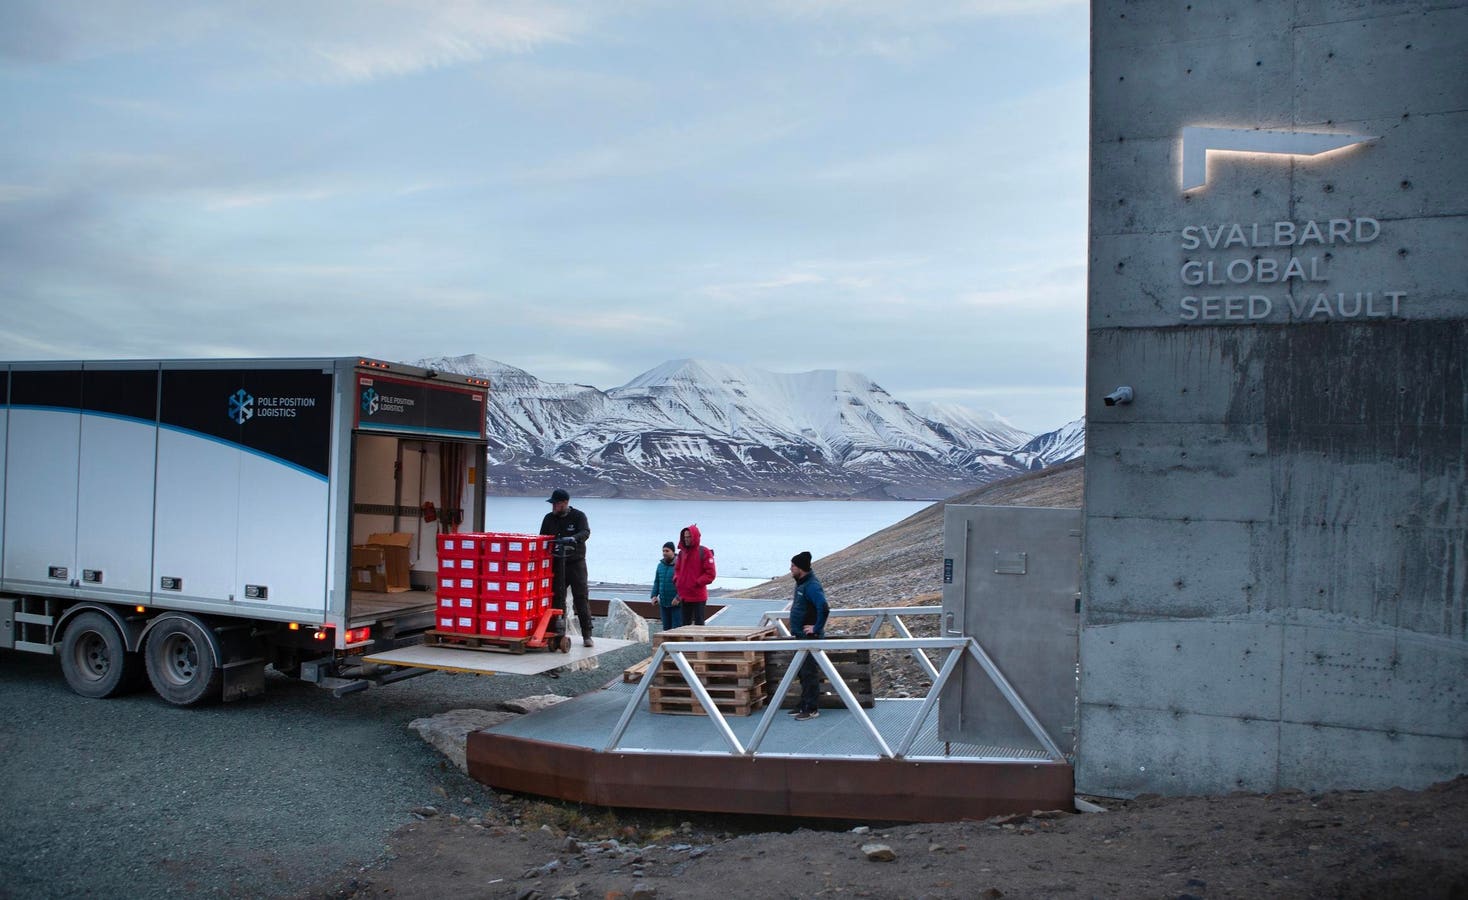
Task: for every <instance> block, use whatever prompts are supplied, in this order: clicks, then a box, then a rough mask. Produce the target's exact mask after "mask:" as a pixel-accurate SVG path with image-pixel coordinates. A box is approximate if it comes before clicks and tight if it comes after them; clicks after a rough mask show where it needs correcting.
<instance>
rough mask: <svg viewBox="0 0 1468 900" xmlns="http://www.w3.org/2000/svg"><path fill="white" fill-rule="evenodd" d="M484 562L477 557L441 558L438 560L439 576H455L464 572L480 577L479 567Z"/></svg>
mask: <svg viewBox="0 0 1468 900" xmlns="http://www.w3.org/2000/svg"><path fill="white" fill-rule="evenodd" d="M483 562H484V561H483V560H482V559H480V558H479V557H477V556H440V557H439V558H438V574H439V575H446V574H447V575H454V574H458V573H460V572H463V573H467V574H469V575H478V574H479V567H480V566H481V565H482V564H483Z"/></svg>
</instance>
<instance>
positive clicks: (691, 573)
mask: <svg viewBox="0 0 1468 900" xmlns="http://www.w3.org/2000/svg"><path fill="white" fill-rule="evenodd" d="M702 540H703V538H702V535H700V534H699V533H698V526H697V525H689V526H688V527H687V528H685V529H683V531H682V533H681V534H679V535H678V558H677V559H675V560H674V561H673V584H674V585H676V586H677V588H678V599H679V600H682V601H683V624H684V625H702V624H703V620H704V615H703V612H704V609H706V608H707V607H708V601H709V585H710V584H713V581H714V575H715V573H714V551H712V550H710V549H709V548H708V547H705V546H703V543H702Z"/></svg>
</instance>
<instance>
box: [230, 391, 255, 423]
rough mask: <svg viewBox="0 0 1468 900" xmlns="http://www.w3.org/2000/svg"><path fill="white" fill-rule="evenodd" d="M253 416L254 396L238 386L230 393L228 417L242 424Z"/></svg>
mask: <svg viewBox="0 0 1468 900" xmlns="http://www.w3.org/2000/svg"><path fill="white" fill-rule="evenodd" d="M254 416H255V398H254V397H252V396H250V395H249V394H247V393H245V389H244V388H240V389H239V390H237V391H235V392H234V393H233V394H231V395H230V398H229V417H230V419H232V420H233V421H234V423H235V424H236V425H243V424H245V423H246V422H248V421H250V419H252V418H254Z"/></svg>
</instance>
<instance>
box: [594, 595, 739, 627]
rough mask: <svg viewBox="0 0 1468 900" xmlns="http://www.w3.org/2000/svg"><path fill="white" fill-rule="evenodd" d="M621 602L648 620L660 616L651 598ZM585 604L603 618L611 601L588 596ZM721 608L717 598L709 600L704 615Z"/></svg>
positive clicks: (653, 620) (655, 619)
mask: <svg viewBox="0 0 1468 900" xmlns="http://www.w3.org/2000/svg"><path fill="white" fill-rule="evenodd" d="M622 602H623V603H626V604H627V605H628V606H629V607H631V608H632V611H633V612H635V613H637V614H638V615H639V616H641V617H642V618H644V619H647V620H648V621H650V622H656V621H658V620H659V619H661V618H662V613H661V612H659V611H658V604H656V603H654V602H652V601H651V600H623V601H622ZM587 604H588V605H589V606H590V607H591V614H592V615H593V616H597V617H599V618H603V619H604V618H606V615H607V610H609V609H610V608H611V605H612V601H610V600H607V599H604V598H602V597H589V598H587ZM723 608H724V606H723V604H721V603H719V602H718V601H717V600H710V601H709V602H708V604H707V606H705V608H704V615H707V616H711V615H713V614H714V613H716V612H718V611H719V610H721V609H723Z"/></svg>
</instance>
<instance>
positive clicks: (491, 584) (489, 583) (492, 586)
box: [484, 581, 500, 591]
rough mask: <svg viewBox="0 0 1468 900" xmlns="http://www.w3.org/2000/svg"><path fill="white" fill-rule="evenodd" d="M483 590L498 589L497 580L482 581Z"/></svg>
mask: <svg viewBox="0 0 1468 900" xmlns="http://www.w3.org/2000/svg"><path fill="white" fill-rule="evenodd" d="M484 590H486V591H498V590H500V583H499V582H498V581H486V582H485V583H484Z"/></svg>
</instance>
